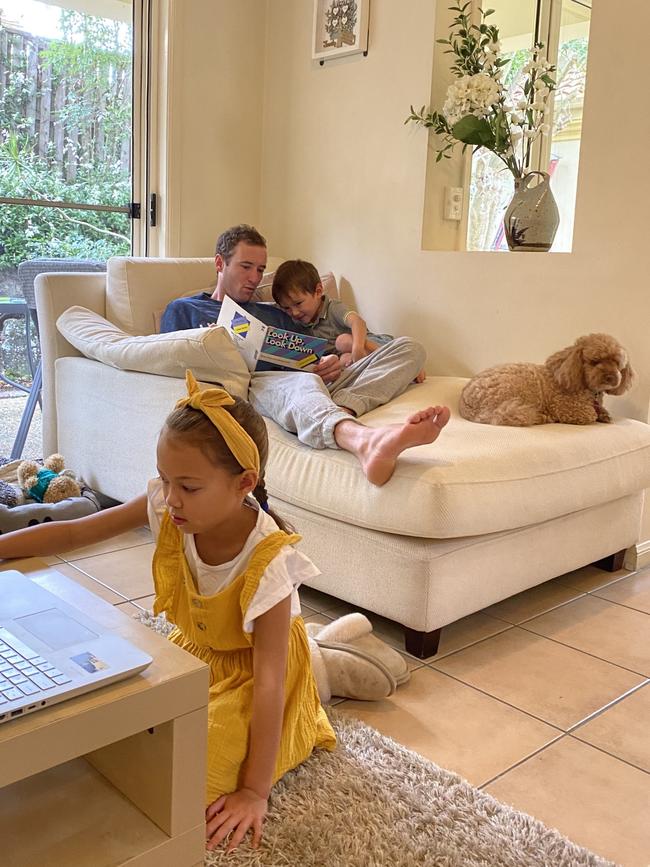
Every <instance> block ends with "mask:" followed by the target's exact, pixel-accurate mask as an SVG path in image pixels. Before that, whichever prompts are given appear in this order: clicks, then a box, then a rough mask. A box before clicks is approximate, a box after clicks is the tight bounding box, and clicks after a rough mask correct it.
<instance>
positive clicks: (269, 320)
mask: <svg viewBox="0 0 650 867" xmlns="http://www.w3.org/2000/svg"><path fill="white" fill-rule="evenodd" d="M237 303H239V302H237ZM239 306H240V307H242V308H243V309H244V310H247V311H248V312H249V313H250V314H251V316H255V317H257V319H261V321H262V322H263V323H264V324H265V325H273V326H274V327H275V328H286V329H288V330H289V331H298V332H300V333H301V334H302V333H304V331H303V329H302V328H301V327H300V323H298V322H294V321H293V319H292V318H291V317H290V316H287V314H286V313H285V312H284V311H283V310H280V308H279V307H276V306H275V305H274V304H265V303H263V302H260V301H249V302H248V304H239ZM220 310H221V301H215V299H214V298H212V296H211V295H210V293H209V292H201V293H200V294H199V295H192V296H191V297H190V298H176V300H175V301H171V302H170V303H169V304H168V305H167V307H166V308H165V312H164V313H163V315H162V319H161V320H160V331H161V333H163V334H166V333H167V332H169V331H184V330H185V329H186V328H207V327H208V326H210V325H216V324H217V319H218V318H219V312H220ZM255 370H284V371H286V370H287V368H286V367H280V366H279V365H277V364H271V363H270V362H268V361H258V362H257V366H256V368H255Z"/></svg>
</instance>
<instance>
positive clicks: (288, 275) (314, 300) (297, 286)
mask: <svg viewBox="0 0 650 867" xmlns="http://www.w3.org/2000/svg"><path fill="white" fill-rule="evenodd" d="M271 294H272V295H273V300H274V301H275V303H276V304H277V305H278V307H279V308H280V309H281V310H284V312H285V313H287V314H288V315H289V316H290V317H291V318H292V319H293V321H294V323H295V324H296V326H298V328H299V329H300V331H302V332H303V333H307V334H312V335H313V336H314V337H322V338H323V339H324V340H327V341H328V345H327V349H326V352H328V353H329V352H336V354H337V355H338V356H339V359H340V362H341V366H342V367H349V366H350V365H351V364H353V363H354V362H355V361H359V360H360V359H362V358H365V357H366V356H367V355H370V353H371V352H374V351H375V349H379V347H380V346H384V345H385V344H387V343H389V342H390V341H391V340H394V339H395V338H394V337H393V336H392V334H369V333H368V326H367V325H366V321H365V319H363V318H362V317H361V316H360V315H359V314H358V313H357V312H356V310H352V309H351V308H350V307H347V306H346V305H345V304H344V303H343V302H342V301H337V300H335V299H334V298H330V297H329V296H327V295H326V294H325V292H324V290H323V284H322V283H321V279H320V275H319V273H318V271H317V270H316V268H315V266H314V265H312V263H311V262H305V261H304V260H303V259H289V260H287V261H286V262H283V263H282V265H280V267H279V268H278V269H277V271H276V272H275V275H274V277H273V285H272V287H271ZM425 378H426V373H425V371H424V370H421V371H420V372H419V373H418V375H417V377H416V379H415V381H416V382H424V380H425Z"/></svg>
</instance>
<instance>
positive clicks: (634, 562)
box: [623, 539, 650, 572]
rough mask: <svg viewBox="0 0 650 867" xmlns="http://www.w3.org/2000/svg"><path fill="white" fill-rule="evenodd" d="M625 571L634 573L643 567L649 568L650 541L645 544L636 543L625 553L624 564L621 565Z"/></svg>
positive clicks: (647, 540)
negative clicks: (628, 570)
mask: <svg viewBox="0 0 650 867" xmlns="http://www.w3.org/2000/svg"><path fill="white" fill-rule="evenodd" d="M623 565H624V566H625V568H626V569H630V570H631V571H632V572H635V571H636V570H637V569H643V567H644V566H650V539H646V541H645V542H637V543H636V545H632V547H631V548H628V549H627V551H626V552H625V562H624V563H623Z"/></svg>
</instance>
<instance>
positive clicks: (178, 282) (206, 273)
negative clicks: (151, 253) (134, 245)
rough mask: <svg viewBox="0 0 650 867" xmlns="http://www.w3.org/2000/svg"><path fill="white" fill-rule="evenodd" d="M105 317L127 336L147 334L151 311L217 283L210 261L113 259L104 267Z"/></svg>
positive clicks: (151, 327)
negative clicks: (128, 334) (105, 272)
mask: <svg viewBox="0 0 650 867" xmlns="http://www.w3.org/2000/svg"><path fill="white" fill-rule="evenodd" d="M106 270H107V274H106V318H107V319H110V321H111V322H114V323H115V324H116V325H118V326H119V327H120V328H121V329H122V330H123V331H128V332H129V333H131V334H151V333H152V332H153V331H154V316H153V314H154V312H155V311H157V310H164V309H165V307H166V306H167V305H168V304H169V302H170V301H173V300H174V298H179V297H180V296H181V295H186V294H187V295H196V294H198V293H199V292H202V291H203V290H204V289H206V287H209V288H210V291H212V289H213V288H214V286H215V285H216V282H217V272H216V270H215V266H214V259H207V258H206V259H145V258H140V257H137V256H114V257H113V258H111V259H109V260H108V262H107V265H106Z"/></svg>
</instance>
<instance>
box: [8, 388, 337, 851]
mask: <svg viewBox="0 0 650 867" xmlns="http://www.w3.org/2000/svg"><path fill="white" fill-rule="evenodd" d="M187 385H188V392H189V394H188V397H186V398H183V399H182V400H180V401H178V403H177V405H176V409H175V410H174V411H173V412H172V413H171V414H170V415H169V417H168V418H167V420H166V422H165V425H164V427H163V429H162V432H161V434H160V438H159V440H158V449H157V457H158V472H159V477H158V478H157V479H155V480H153V481H152V482H150V483H149V487H148V491H147V493H146V494H143V495H142V496H140V497H137V498H136V499H134V500H131V501H130V502H128V503H124V504H123V505H120V506H116V507H115V508H112V509H106V510H104V511H102V512H98V513H96V514H94V515H89V516H88V517H85V518H80V519H77V520H73V521H61V522H58V523H55V522H51V523H48V524H41V525H38V526H34V527H30V528H28V529H26V530H18V531H16V532H14V533H11V534H9V535H6V536H3V537H2V538H1V539H0V557H19V556H29V555H35V554H40V555H46V554H55V553H56V552H57V551H63V550H71V549H73V548H76V547H79V546H81V545H88V544H91V543H94V542H99V541H103V540H105V539H108V538H110V537H111V536H113V535H116V534H118V533H123V532H126V531H127V530H130V529H134V528H136V527H139V526H142V525H143V524H145V523H147V522H149V524H150V526H151V528H152V531H153V532H154V535H156V536H157V544H156V551H155V554H154V559H153V574H154V585H155V591H156V601H155V606H154V612H155V613H160V612H165V614H166V616H167V619H168V620H170V621H171V622H172V623H174V624H175V627H176V628H175V629H174V631H173V632H172V634H171V636H170V638H171V640H172V641H173V642H174V643H175V644H178V645H179V646H180V647H183V648H184V649H185V650H188V651H189V652H190V653H193V654H194V655H195V656H198V657H199V658H200V659H202V660H204V661H205V662H206V663H207V664H208V665H209V666H210V695H209V706H208V770H207V795H206V801H207V805H208V806H207V809H206V843H207V847H208V848H209V849H213V848H216V847H217V846H218V845H220V844H221V843H222V842H223V841H224V840H225V839H226V838H227V837H228V835H230V839H229V841H228V851H232V850H233V849H234V848H236V846H238V845H239V843H240V842H241V841H242V840H243V838H244V836H245V835H246V833H247V832H248V831H249V830H251V831H252V836H253V846H258V845H259V842H260V839H261V835H262V824H263V821H264V817H265V815H266V811H267V801H268V796H269V792H270V789H271V786H272V785H273V783H275V782H276V781H277V780H278V779H280V777H282V776H283V774H285V773H286V772H287V771H288V770H290V769H291V768H294V767H295V766H296V765H298V764H300V763H301V762H302V761H304V760H305V759H306V758H307V757H308V756H309V755H310V754H311V752H312V750H313V749H314V747H324V748H326V749H333V748H334V746H335V744H336V739H335V735H334V732H333V730H332V728H331V726H330V724H329V722H328V720H327V717H326V715H325V712H324V711H323V708H322V707H321V704H320V701H319V698H318V693H317V690H316V685H315V683H314V678H313V674H312V670H311V656H310V651H309V645H308V642H307V636H306V633H305V626H304V623H303V621H302V618H301V617H300V616H299V612H300V604H299V601H298V595H297V588H298V586H299V585H300V583H301V582H302V581H303V580H304V579H305V578H308V577H310V576H313V575H315V574H318V571H317V570H316V568H315V567H314V566H313V564H312V563H311V561H309V560H308V559H307V558H306V557H305V556H304V555H302V554H300V553H299V552H298V551H296V550H295V549H294V548H293V547H292V546H293V545H295V543H296V542H298V541H299V540H300V536H297V535H295V534H293V533H291V532H289V531H288V528H287V527H286V526H285V525H284V523H283V522H282V521H281V519H280V518H278V517H277V516H276V515H274V514H273V513H272V512H271V511H270V510H269V508H268V502H267V495H266V489H265V486H264V468H265V465H266V458H267V452H268V439H267V434H266V427H265V425H264V422H263V420H262V418H261V416H259V415H258V413H257V412H256V411H255V410H254V409H253V408H252V407H251V406H250V404H248V403H246V402H245V401H243V400H240V399H237V398H232V397H231V396H230V395H229V394H228V393H227V392H225V391H224V390H223V389H220V388H210V389H206V390H204V391H201V390H200V389H199V387H198V385H197V383H196V380H195V379H194V377H193V376H192V374H191V372H190V371H188V373H187ZM251 494H252V495H253V496H254V498H255V499H253V498H252V497H251Z"/></svg>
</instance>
